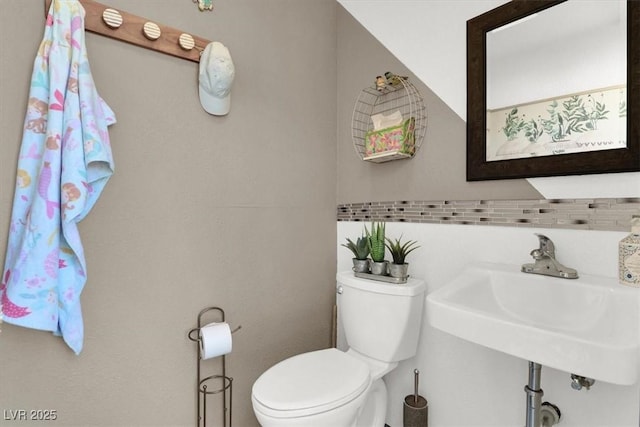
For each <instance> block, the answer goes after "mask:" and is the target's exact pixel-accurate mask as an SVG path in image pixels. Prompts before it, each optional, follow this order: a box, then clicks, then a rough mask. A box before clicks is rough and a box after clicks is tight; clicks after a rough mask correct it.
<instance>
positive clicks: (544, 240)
mask: <svg viewBox="0 0 640 427" xmlns="http://www.w3.org/2000/svg"><path fill="white" fill-rule="evenodd" d="M534 234H535V235H536V236H538V240H539V241H540V250H541V251H542V252H544V253H546V254H547V255H548V256H550V257H551V258H555V257H556V248H555V245H554V244H553V241H552V240H551V239H550V238H548V237H547V236H545V235H544V234H540V233H534Z"/></svg>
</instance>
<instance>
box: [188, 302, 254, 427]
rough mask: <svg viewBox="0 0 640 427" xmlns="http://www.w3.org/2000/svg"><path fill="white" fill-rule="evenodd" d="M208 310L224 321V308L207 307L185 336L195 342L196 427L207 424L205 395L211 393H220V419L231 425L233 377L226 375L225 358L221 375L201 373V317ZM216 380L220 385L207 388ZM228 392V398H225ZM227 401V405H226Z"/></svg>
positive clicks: (225, 424) (225, 426) (236, 329)
mask: <svg viewBox="0 0 640 427" xmlns="http://www.w3.org/2000/svg"><path fill="white" fill-rule="evenodd" d="M209 311H217V312H218V313H219V315H220V317H221V319H220V322H224V321H225V316H224V310H223V309H221V308H220V307H207V308H205V309H203V310H201V311H200V313H198V327H196V328H193V329H191V330H190V331H189V333H188V334H187V336H188V337H189V339H190V340H191V341H194V342H195V343H196V360H197V368H196V369H197V379H196V400H197V402H198V410H197V413H196V426H197V427H201V426H202V427H206V425H207V396H208V395H212V394H220V393H222V408H223V413H222V420H223V424H222V425H223V427H227V419H228V420H229V424H228V425H229V427H231V426H232V415H233V413H232V396H233V378H231V377H229V376H227V366H226V358H225V356H224V355H223V356H221V357H222V374H221V375H209V376H206V377H204V378H202V377H201V375H202V367H201V363H202V360H203V359H202V354H201V351H200V329H201V328H202V327H203V324H202V317H203V316H204V314H206V313H208V312H209ZM240 328H242V325H240V326H238V327H237V328H235V329H233V330H231V333H232V334H233V333H235V332H236V331H238V330H239V329H240ZM194 333H195V336H194ZM216 381H218V382H219V383H220V386H218V387H217V388H215V389H214V390H209V386H210V385H211V384H212V383H215V382H216ZM227 393H228V395H229V396H228V399H227ZM227 401H228V403H229V406H227Z"/></svg>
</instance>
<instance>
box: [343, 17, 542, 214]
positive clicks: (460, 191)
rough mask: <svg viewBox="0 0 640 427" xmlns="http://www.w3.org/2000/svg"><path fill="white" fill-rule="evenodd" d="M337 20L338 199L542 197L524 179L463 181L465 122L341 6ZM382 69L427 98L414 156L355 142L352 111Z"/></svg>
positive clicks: (464, 172)
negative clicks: (388, 156) (378, 159)
mask: <svg viewBox="0 0 640 427" xmlns="http://www.w3.org/2000/svg"><path fill="white" fill-rule="evenodd" d="M337 21H338V79H337V85H338V203H355V202H365V201H367V202H370V201H390V200H444V199H447V200H471V199H473V200H477V199H538V198H541V195H540V193H538V192H537V191H536V190H535V189H534V188H533V187H532V186H531V185H530V184H529V183H528V182H527V181H526V180H524V179H516V180H503V181H494V182H474V183H471V182H466V178H465V177H466V123H465V122H464V121H463V120H462V119H461V118H460V117H459V116H458V115H456V114H455V113H454V112H453V111H452V110H451V109H450V108H449V107H448V106H447V105H446V104H445V103H444V102H443V101H442V100H441V99H440V98H438V97H437V96H436V95H434V94H433V92H432V91H431V90H429V88H428V87H427V86H425V85H424V84H423V83H422V82H421V81H419V80H418V79H417V78H416V77H415V76H414V75H413V74H412V73H411V72H410V71H409V70H407V69H406V67H405V66H404V65H403V64H402V63H401V62H399V61H398V59H397V58H396V57H394V56H393V55H392V54H391V53H390V52H389V51H388V50H387V49H386V48H385V47H384V46H382V45H381V44H380V43H379V42H378V41H377V40H376V39H375V38H374V37H373V36H372V35H371V34H370V33H369V32H368V31H367V30H366V29H365V28H364V27H362V25H360V23H358V21H356V20H355V19H354V18H353V17H352V16H351V14H349V12H347V11H346V10H345V9H344V8H342V7H341V6H340V7H338V17H337ZM433 66H434V67H437V66H438V64H436V63H434V64H433ZM385 71H392V72H395V73H397V74H401V75H406V76H409V77H410V81H411V82H412V83H413V84H414V85H415V86H416V88H417V89H418V91H419V92H420V93H421V94H422V96H423V98H424V100H425V105H426V107H427V115H428V117H427V121H428V124H427V133H426V136H425V139H424V141H423V143H422V147H421V148H420V150H419V151H418V152H417V154H416V155H415V157H414V158H412V159H409V160H396V161H391V162H387V163H381V164H375V163H369V162H364V161H362V160H361V159H360V157H359V155H358V154H356V151H355V150H354V148H353V142H352V139H351V114H352V112H353V107H354V104H355V101H356V99H357V98H358V95H359V93H360V91H361V90H362V89H363V88H365V87H367V86H369V85H371V84H372V83H373V80H374V78H375V76H376V75H378V74H382V73H384V72H385Z"/></svg>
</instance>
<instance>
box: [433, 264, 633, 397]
mask: <svg viewBox="0 0 640 427" xmlns="http://www.w3.org/2000/svg"><path fill="white" fill-rule="evenodd" d="M639 292H640V290H639V289H633V288H627V287H624V286H622V285H620V284H619V283H618V281H617V280H616V279H613V278H608V277H598V276H589V275H581V276H580V277H579V278H578V279H561V278H555V277H549V276H541V275H537V274H527V273H522V272H521V271H520V266H518V265H507V264H493V263H482V264H473V265H470V266H468V267H467V268H465V269H464V270H463V271H462V272H461V273H460V274H459V275H458V276H456V277H455V278H454V279H453V280H451V281H450V282H449V283H447V284H445V285H444V286H442V287H441V288H439V289H438V290H436V291H434V292H432V293H430V294H429V295H428V296H427V308H426V315H427V319H428V321H429V323H430V324H431V325H432V326H433V327H435V328H437V329H440V330H442V331H444V332H448V333H450V334H452V335H455V336H457V337H459V338H462V339H465V340H467V341H471V342H473V343H476V344H480V345H483V346H486V347H489V348H492V349H494V350H498V351H502V352H504V353H507V354H510V355H512V356H516V357H520V358H522V359H526V360H528V361H532V362H536V363H539V364H541V365H543V366H548V367H552V368H555V369H560V370H563V371H566V372H569V373H573V374H578V375H582V376H585V377H589V378H593V379H596V380H601V381H606V382H610V383H613V384H621V385H631V384H634V383H635V382H636V380H637V377H638V365H639V361H640V359H639V355H640V331H639V326H638V323H639V321H640V318H639V317H638V307H639V305H640V293H639Z"/></svg>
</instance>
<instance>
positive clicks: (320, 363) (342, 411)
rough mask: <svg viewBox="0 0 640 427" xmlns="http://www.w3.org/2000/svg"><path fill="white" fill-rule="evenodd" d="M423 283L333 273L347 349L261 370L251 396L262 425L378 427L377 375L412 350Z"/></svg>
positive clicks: (381, 389) (381, 391)
mask: <svg viewBox="0 0 640 427" xmlns="http://www.w3.org/2000/svg"><path fill="white" fill-rule="evenodd" d="M425 289H426V286H425V283H424V282H423V281H421V280H416V279H409V280H408V281H407V283H406V284H392V283H386V282H379V281H374V280H367V279H359V278H357V277H354V275H353V272H350V271H349V272H341V273H338V275H337V293H338V296H337V298H338V308H339V318H340V322H341V323H342V325H343V327H344V332H345V337H346V341H347V343H348V344H349V347H350V348H349V350H348V351H347V352H346V353H345V352H342V351H340V350H337V349H334V348H330V349H325V350H319V351H312V352H309V353H303V354H299V355H297V356H293V357H290V358H289V359H286V360H283V361H282V362H280V363H278V364H276V365H275V366H273V367H271V368H269V369H268V370H267V371H266V372H264V373H263V374H262V375H261V376H260V377H259V378H258V379H257V380H256V382H255V383H254V384H253V390H252V393H251V401H252V403H253V411H254V412H255V414H256V418H257V419H258V422H260V424H261V425H262V426H263V427H294V426H295V427H302V426H304V427H354V426H358V427H383V426H384V424H385V416H386V412H387V388H386V386H385V384H384V381H383V380H382V377H383V376H384V375H385V374H387V373H389V372H391V371H392V370H393V369H395V367H396V366H398V362H400V361H402V360H405V359H409V358H410V357H413V356H414V355H415V354H416V349H417V346H418V338H419V334H420V325H421V322H422V308H423V305H424V292H425Z"/></svg>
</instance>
